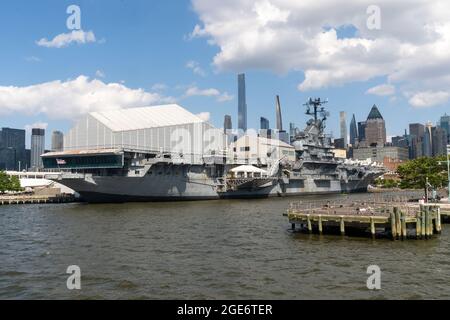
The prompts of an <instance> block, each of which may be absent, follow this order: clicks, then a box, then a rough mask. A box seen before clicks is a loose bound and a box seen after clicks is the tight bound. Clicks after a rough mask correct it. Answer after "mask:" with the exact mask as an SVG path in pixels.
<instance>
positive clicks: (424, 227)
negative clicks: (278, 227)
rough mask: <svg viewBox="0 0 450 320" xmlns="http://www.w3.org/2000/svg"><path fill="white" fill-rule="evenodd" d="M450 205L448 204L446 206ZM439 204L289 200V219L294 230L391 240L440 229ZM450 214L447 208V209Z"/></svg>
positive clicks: (417, 236) (431, 233) (424, 235)
mask: <svg viewBox="0 0 450 320" xmlns="http://www.w3.org/2000/svg"><path fill="white" fill-rule="evenodd" d="M449 207H450V206H449ZM441 210H442V207H441V205H439V204H420V205H419V204H414V203H407V202H397V201H388V202H375V201H374V202H354V203H329V202H328V203H326V204H322V205H319V204H317V203H306V204H305V203H301V202H300V203H291V204H290V207H289V209H288V213H287V216H288V219H289V222H290V224H291V225H292V229H293V230H297V228H300V229H301V230H303V231H307V232H309V233H319V234H324V233H333V234H336V233H338V234H341V235H350V234H364V235H369V236H372V237H373V238H376V237H389V238H391V239H393V240H400V239H401V240H406V239H431V238H432V237H433V236H435V235H438V234H440V233H441V231H442V223H443V215H442V213H441ZM445 212H446V214H445V216H447V215H450V212H448V213H447V211H445Z"/></svg>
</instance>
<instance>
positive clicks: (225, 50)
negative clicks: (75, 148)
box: [0, 0, 449, 147]
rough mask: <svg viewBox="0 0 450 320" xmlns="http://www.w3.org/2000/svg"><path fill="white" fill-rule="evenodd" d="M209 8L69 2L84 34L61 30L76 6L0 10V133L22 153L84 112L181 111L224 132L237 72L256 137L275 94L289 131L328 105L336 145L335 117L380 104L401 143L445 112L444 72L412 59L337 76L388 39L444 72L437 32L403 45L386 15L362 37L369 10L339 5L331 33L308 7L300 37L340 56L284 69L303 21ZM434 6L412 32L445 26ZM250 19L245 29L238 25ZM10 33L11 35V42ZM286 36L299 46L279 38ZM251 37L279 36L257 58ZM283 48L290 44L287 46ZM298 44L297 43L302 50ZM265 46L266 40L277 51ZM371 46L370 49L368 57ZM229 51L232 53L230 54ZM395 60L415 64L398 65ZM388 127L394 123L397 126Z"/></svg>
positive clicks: (285, 13)
mask: <svg viewBox="0 0 450 320" xmlns="http://www.w3.org/2000/svg"><path fill="white" fill-rule="evenodd" d="M208 3H210V2H205V1H204V0H194V1H186V0H185V1H183V2H182V4H181V5H180V4H177V5H174V4H169V3H166V2H163V1H154V2H151V3H149V2H146V1H134V2H130V3H129V4H127V5H126V6H125V5H124V4H123V3H122V2H120V1H110V2H108V5H107V6H106V5H104V4H101V3H96V2H89V1H79V2H77V3H75V4H76V5H78V6H79V7H80V10H81V30H69V29H68V28H67V26H66V20H67V19H68V18H69V16H70V15H69V14H67V12H66V11H67V8H68V7H69V5H72V4H74V3H72V2H71V1H60V2H58V3H54V2H50V1H40V2H39V3H29V2H28V1H17V2H5V3H4V5H3V8H2V11H1V12H0V25H1V26H2V27H3V28H1V31H0V35H1V36H2V38H3V39H4V41H5V44H7V47H6V48H7V49H6V50H2V52H1V53H0V58H1V59H0V67H1V69H2V73H1V74H0V101H1V104H0V114H1V116H2V121H1V123H0V126H2V127H13V128H20V129H23V128H27V139H26V141H27V147H29V141H30V138H29V137H30V130H29V128H31V127H42V128H44V129H46V130H47V131H48V132H52V131H55V130H59V131H62V132H67V131H68V130H69V129H70V128H71V127H72V126H73V125H74V121H76V120H77V119H79V118H80V117H81V116H82V115H84V114H86V113H87V112H89V111H99V110H102V109H105V108H117V107H125V108H127V107H139V106H142V105H155V104H162V103H168V102H177V103H179V104H180V105H182V106H183V107H185V108H187V109H188V110H190V111H191V112H193V113H195V114H201V115H202V116H203V117H205V118H207V119H209V121H211V123H212V124H213V125H215V126H216V127H218V128H220V127H221V126H222V125H223V117H224V115H225V114H230V115H231V116H232V119H233V122H234V123H236V124H237V123H238V122H237V108H236V106H237V100H238V92H237V90H236V82H235V81H236V74H239V73H244V72H245V74H246V77H247V79H246V80H247V83H246V87H247V97H246V100H247V101H246V102H247V106H248V109H247V110H248V114H247V119H248V127H249V128H255V129H256V128H258V125H259V118H260V117H261V116H263V117H266V118H267V119H268V120H270V122H271V123H276V119H275V115H274V113H273V97H274V96H275V95H277V94H279V95H280V97H281V99H282V100H283V114H284V117H285V118H286V119H289V120H290V121H292V122H295V123H304V120H305V119H306V116H304V114H303V109H302V108H301V105H302V104H303V102H304V101H306V100H307V99H308V98H309V97H311V96H313V97H323V98H328V99H329V100H330V106H329V109H330V112H331V118H330V121H329V126H328V130H329V131H330V132H333V133H334V134H335V135H336V134H337V133H338V132H339V123H338V121H334V120H333V119H337V118H338V112H339V111H341V110H343V111H345V112H346V113H347V114H349V115H350V114H355V115H356V118H357V119H361V118H363V116H364V114H365V113H366V110H365V109H366V107H365V106H370V105H373V104H377V105H378V106H379V107H380V111H381V112H382V113H383V115H384V117H385V118H386V119H387V120H388V121H387V125H388V127H387V134H388V136H396V135H399V134H401V133H402V132H403V130H404V129H405V128H407V126H408V124H409V123H414V122H426V121H433V122H436V121H437V118H438V117H439V116H440V115H441V114H444V113H445V112H446V111H448V97H449V93H448V91H446V88H447V87H448V86H446V82H445V81H441V78H440V74H441V73H440V72H439V73H435V71H433V70H437V69H436V68H434V67H433V66H432V65H428V64H424V63H422V61H420V60H419V59H420V58H421V56H422V55H420V54H419V53H418V54H417V56H416V55H411V56H405V57H400V58H399V57H397V56H395V55H392V54H391V52H390V51H389V52H387V53H386V55H387V56H384V57H385V58H386V59H387V61H389V63H387V62H386V61H385V63H380V61H379V60H377V59H375V58H374V59H372V60H371V59H368V60H367V61H359V60H358V62H359V64H358V68H361V69H358V70H352V72H349V73H345V75H344V76H343V78H340V76H339V74H340V73H339V70H345V69H349V68H348V66H349V65H348V63H349V61H350V60H351V59H350V58H352V57H354V54H355V52H354V51H352V50H353V49H352V48H353V44H356V45H359V46H362V49H363V50H366V51H367V54H368V55H369V56H374V57H376V56H377V55H378V53H379V52H378V49H377V48H381V47H384V48H387V46H384V45H383V44H384V43H385V42H386V39H394V40H393V44H392V46H390V47H393V48H398V47H402V46H407V45H410V46H412V47H414V48H418V49H421V48H422V47H423V48H424V50H425V49H426V50H428V54H427V56H430V57H431V58H430V59H429V60H430V61H432V60H433V59H432V58H435V59H434V60H436V61H437V62H436V63H440V64H439V65H440V68H439V70H440V71H442V70H444V69H445V68H448V65H447V64H445V63H443V62H442V61H441V60H442V59H440V58H439V57H440V56H439V52H443V51H445V50H443V51H442V50H439V52H435V51H432V50H431V49H430V48H433V45H436V47H437V45H440V48H446V47H447V46H448V45H449V42H448V41H447V39H448V37H447V36H448V32H447V29H446V28H445V27H443V28H440V29H436V30H435V34H436V37H432V38H427V37H426V35H423V34H422V33H421V32H422V31H420V30H419V31H420V32H419V31H418V30H416V29H414V28H412V29H414V30H416V33H415V36H414V38H411V37H410V36H409V34H408V33H405V34H401V33H396V30H397V29H398V28H396V25H395V23H396V21H398V17H397V16H395V15H394V16H395V18H394V17H391V15H386V16H384V20H383V24H382V26H381V29H380V30H376V31H373V32H368V31H367V30H365V28H366V23H365V21H366V19H367V13H366V9H367V6H368V5H369V4H370V3H369V1H367V3H365V1H363V2H360V3H358V4H357V5H355V4H354V3H350V4H346V5H345V6H342V10H343V11H342V15H339V16H337V17H336V21H335V22H334V23H333V24H332V25H329V24H328V23H326V21H327V19H326V17H325V16H323V14H322V13H321V12H326V11H327V10H324V9H321V10H320V11H321V12H315V11H314V10H316V9H315V8H314V5H313V3H311V2H305V8H309V10H311V11H312V12H310V14H314V15H315V16H317V19H316V21H314V22H313V23H312V24H311V26H310V27H311V28H312V29H311V30H312V34H311V35H306V36H308V37H309V36H312V37H313V38H311V39H309V38H308V39H309V40H310V42H309V43H310V44H311V46H312V47H311V52H316V53H318V52H322V51H323V49H326V46H331V47H335V48H336V50H337V51H336V52H335V54H336V56H339V57H340V58H339V59H334V58H335V56H334V54H333V53H332V52H331V53H330V54H331V56H329V57H323V58H326V61H328V59H330V61H333V63H328V62H327V63H326V64H325V65H324V66H322V67H320V66H319V65H318V61H317V58H315V57H314V56H312V57H305V60H303V59H300V60H299V61H297V60H291V59H288V57H291V56H302V55H298V54H297V53H299V52H305V51H304V48H305V44H304V43H302V41H301V39H302V37H301V36H302V35H303V34H302V28H299V27H298V26H297V24H296V22H295V21H296V20H295V19H294V17H297V16H299V17H302V12H301V11H300V12H299V11H298V9H297V8H296V7H295V6H294V5H292V4H289V2H281V1H277V0H273V1H255V2H254V3H253V4H252V3H250V2H249V3H245V4H241V6H242V9H243V10H234V9H236V8H234V6H235V4H234V3H223V2H217V3H216V4H215V5H208ZM436 3H437V2H436V1H431V2H428V4H427V5H424V6H425V7H424V8H423V9H424V10H423V11H424V12H425V13H426V14H423V15H421V17H420V21H419V22H412V21H410V20H408V19H407V20H406V21H404V22H403V23H407V24H408V23H410V24H411V27H413V26H415V25H425V24H427V22H430V21H433V22H436V25H439V23H443V24H444V26H446V24H445V22H446V20H445V19H444V20H442V18H441V17H436V16H435V14H434V12H435V11H433V10H428V9H432V8H433V7H434V6H435V5H436ZM244 9H246V10H244ZM425 9H427V10H425ZM216 10H219V11H216ZM381 10H382V12H393V13H394V12H395V13H398V15H400V16H402V17H403V15H405V14H407V12H409V11H408V10H409V9H408V7H407V5H406V4H402V5H400V6H398V7H392V5H391V4H389V3H383V4H382V5H381ZM105 12H107V14H105ZM217 12H247V13H246V14H244V13H242V14H237V15H233V16H230V17H228V16H227V17H226V19H225V20H222V19H224V17H222V16H220V15H217V14H216V13H217ZM266 12H268V13H270V14H266ZM277 12H278V13H279V15H276V14H275V13H277ZM306 12H308V11H306ZM226 15H227V14H225V16H226ZM277 19H281V20H280V21H279V22H277V23H279V24H280V25H279V28H275V27H274V25H273V24H274V23H275V21H277ZM249 21H251V23H250V25H249V27H248V30H246V29H245V28H244V29H241V28H238V27H237V26H238V25H239V23H246V22H249ZM221 24H223V25H226V26H227V30H228V33H227V36H225V35H224V36H221V35H220V34H218V33H217V26H218V25H221ZM433 25H434V24H433ZM324 26H326V28H325V30H324ZM255 28H256V29H255ZM436 28H437V27H436ZM9 30H14V37H12V35H11V33H10V32H9ZM161 30H164V32H161ZM287 30H292V31H293V32H294V35H295V37H297V36H298V38H292V37H284V35H286V31H287ZM259 32H268V33H270V32H273V33H274V36H275V38H271V39H272V40H270V39H265V38H261V41H254V43H255V47H254V48H249V49H248V50H245V45H246V43H245V41H244V39H245V37H250V36H253V35H254V34H256V35H257V36H261V34H260V33H259ZM58 35H59V36H60V37H58ZM286 38H287V39H289V42H290V43H292V44H293V46H289V45H287V44H286V41H287V40H285V39H286ZM415 38H417V39H422V40H420V41H419V40H415ZM263 39H264V41H263ZM275 39H278V40H275ZM295 39H299V40H298V43H296V41H295ZM317 39H321V41H318V40H317ZM267 41H273V45H270V46H269V45H268V44H267ZM368 41H372V42H374V44H376V45H374V46H373V48H368V47H364V44H365V43H366V42H368ZM417 41H419V42H417ZM351 44H352V45H351ZM322 46H325V47H322ZM230 48H236V52H234V51H229V49H230ZM346 50H347V51H346ZM396 52H397V51H396ZM418 52H420V50H419V51H418ZM317 56H319V54H317ZM274 57H277V58H276V59H274ZM306 58H308V59H309V60H308V59H306ZM349 59H350V60H349ZM352 59H353V58H352ZM398 59H400V60H398ZM402 59H404V60H405V61H406V60H407V61H412V62H411V63H408V64H404V63H401V62H402V61H403V60H402ZM391 60H392V61H391ZM413 65H422V66H424V67H423V68H429V70H428V72H421V73H420V74H425V73H426V74H427V79H424V80H423V81H422V78H417V74H418V71H417V70H415V69H414V68H412V67H411V66H413ZM319 67H320V68H319ZM317 70H323V71H324V72H325V73H324V75H323V76H321V77H320V78H316V76H315V75H316V74H318V71H317ZM349 70H350V69H349ZM406 75H409V76H408V77H407V76H406ZM425 80H427V81H425ZM422 82H424V83H422ZM418 88H420V89H418ZM89 92H96V93H97V94H96V98H95V99H92V97H90V96H89V94H88V93H89ZM106 97H107V98H106ZM125 97H126V98H125ZM404 114H407V115H408V117H403V116H402V115H404ZM433 114H434V115H436V116H433ZM391 119H396V121H395V123H394V121H393V120H392V121H389V120H391ZM50 144H51V137H50V135H47V136H46V146H47V147H49V146H50Z"/></svg>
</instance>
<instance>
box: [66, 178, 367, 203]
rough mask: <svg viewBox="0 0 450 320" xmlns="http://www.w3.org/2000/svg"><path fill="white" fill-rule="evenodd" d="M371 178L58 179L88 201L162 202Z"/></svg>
mask: <svg viewBox="0 0 450 320" xmlns="http://www.w3.org/2000/svg"><path fill="white" fill-rule="evenodd" d="M371 181H372V179H371V178H369V177H367V178H365V179H362V180H357V181H350V182H346V183H344V182H341V181H339V180H330V181H326V183H323V181H322V182H321V183H320V184H318V183H317V181H315V180H314V179H310V180H308V179H306V180H290V181H288V182H287V183H284V182H283V181H274V182H273V183H271V184H269V185H267V186H263V187H259V188H255V189H243V190H233V191H225V192H222V191H221V189H220V188H218V187H217V185H218V184H217V181H215V180H214V179H212V178H208V177H207V176H206V175H203V176H202V175H197V176H196V177H191V178H189V179H183V178H181V177H173V176H162V177H158V176H157V177H152V176H145V177H141V178H136V177H108V176H107V177H93V178H90V179H82V178H76V179H73V178H69V179H65V178H64V177H62V178H61V179H59V180H58V182H59V183H61V184H63V185H65V186H67V187H69V188H71V189H73V190H74V191H76V192H77V193H78V194H79V195H80V197H81V200H83V201H86V202H90V203H117V202H163V201H196V200H218V199H257V198H269V197H287V196H303V195H318V194H338V193H351V192H366V191H367V187H368V185H369V184H370V183H371Z"/></svg>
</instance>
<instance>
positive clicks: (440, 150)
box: [431, 127, 447, 157]
mask: <svg viewBox="0 0 450 320" xmlns="http://www.w3.org/2000/svg"><path fill="white" fill-rule="evenodd" d="M431 136H432V140H431V141H432V149H433V157H437V156H442V155H446V154H447V131H445V129H443V128H441V127H433V128H432V129H431Z"/></svg>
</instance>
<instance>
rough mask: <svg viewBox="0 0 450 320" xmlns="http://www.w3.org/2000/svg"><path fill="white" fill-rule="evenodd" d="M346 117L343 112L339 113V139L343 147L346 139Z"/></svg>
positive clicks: (346, 142) (346, 141)
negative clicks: (342, 142) (342, 140)
mask: <svg viewBox="0 0 450 320" xmlns="http://www.w3.org/2000/svg"><path fill="white" fill-rule="evenodd" d="M346 118H347V115H346V113H345V112H344V111H341V112H340V113H339V122H340V126H341V139H344V145H345V146H347V144H348V140H347V139H348V138H347V119H346Z"/></svg>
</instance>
